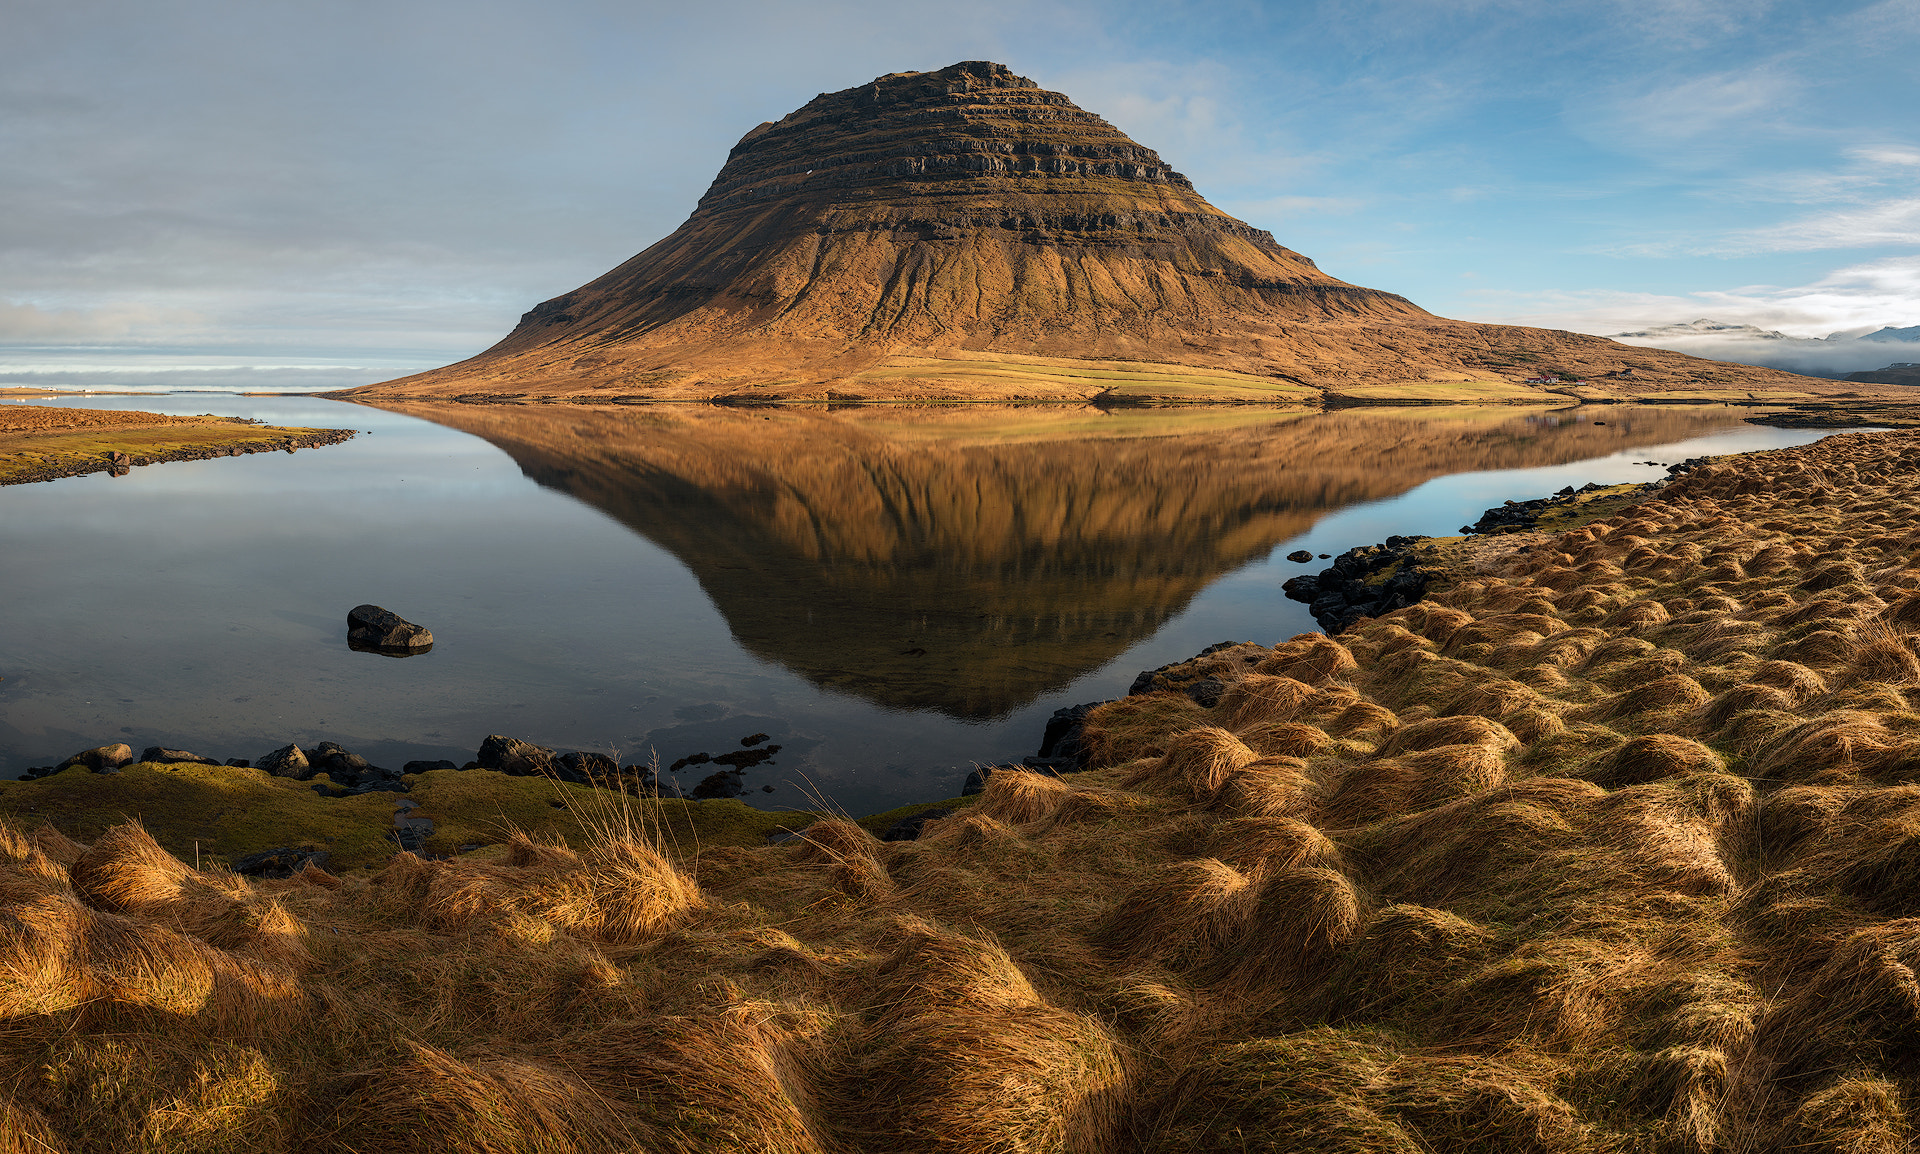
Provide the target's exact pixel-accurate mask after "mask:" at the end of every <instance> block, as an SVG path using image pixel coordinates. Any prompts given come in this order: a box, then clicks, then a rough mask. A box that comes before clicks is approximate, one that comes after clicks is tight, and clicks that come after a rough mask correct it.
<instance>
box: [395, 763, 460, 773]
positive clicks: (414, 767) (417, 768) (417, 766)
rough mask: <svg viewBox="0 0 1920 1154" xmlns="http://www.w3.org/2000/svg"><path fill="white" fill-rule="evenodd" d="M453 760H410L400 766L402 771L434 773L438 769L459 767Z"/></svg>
mask: <svg viewBox="0 0 1920 1154" xmlns="http://www.w3.org/2000/svg"><path fill="white" fill-rule="evenodd" d="M459 768H460V767H459V766H457V765H455V764H453V763H452V762H451V761H409V762H408V763H406V764H405V765H403V766H401V767H400V772H401V773H432V772H433V771H434V770H436V769H459Z"/></svg>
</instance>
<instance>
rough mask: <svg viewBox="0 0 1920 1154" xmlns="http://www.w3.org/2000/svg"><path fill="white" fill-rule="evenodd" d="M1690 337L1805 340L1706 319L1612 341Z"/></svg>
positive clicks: (1618, 335) (1615, 336) (1620, 336)
mask: <svg viewBox="0 0 1920 1154" xmlns="http://www.w3.org/2000/svg"><path fill="white" fill-rule="evenodd" d="M1688 337H1712V338H1716V339H1724V340H1745V341H1791V340H1801V339H1805V338H1799V337H1790V336H1788V335H1787V334H1785V333H1781V332H1775V331H1774V330H1772V329H1763V328H1760V327H1759V326H1757V325H1738V324H1729V323H1728V322H1726V321H1715V320H1708V319H1707V318H1705V317H1702V318H1700V319H1699V320H1697V321H1687V322H1686V323H1685V324H1676V325H1655V326H1653V327H1652V328H1648V329H1641V330H1639V331H1637V332H1631V333H1615V334H1613V336H1612V338H1610V339H1612V340H1616V341H1626V340H1650V341H1659V340H1665V341H1670V340H1680V339H1685V338H1688Z"/></svg>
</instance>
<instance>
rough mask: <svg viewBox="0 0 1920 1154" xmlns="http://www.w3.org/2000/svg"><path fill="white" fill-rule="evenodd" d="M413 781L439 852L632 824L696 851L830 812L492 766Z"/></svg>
mask: <svg viewBox="0 0 1920 1154" xmlns="http://www.w3.org/2000/svg"><path fill="white" fill-rule="evenodd" d="M409 780H410V781H411V782H412V789H413V792H412V797H413V800H414V801H417V802H419V803H420V809H419V810H418V812H417V813H416V814H415V816H417V817H427V818H432V819H433V821H434V833H433V836H432V837H431V838H430V839H428V842H427V848H428V850H430V851H432V852H435V853H454V852H456V851H458V849H459V848H460V847H461V846H463V845H491V844H494V843H496V842H501V841H505V840H506V838H507V837H508V835H509V834H511V833H512V832H513V831H515V830H521V831H524V832H526V833H528V834H530V835H533V836H534V837H537V838H552V837H562V838H565V839H566V840H567V842H568V843H569V844H571V845H575V846H579V845H585V844H587V842H588V841H589V840H591V839H592V838H593V837H595V836H596V835H598V834H599V833H600V832H602V831H606V830H609V829H613V830H625V829H629V828H631V829H635V830H639V831H643V832H645V833H647V834H649V835H654V836H657V837H658V838H659V839H660V840H661V841H662V842H664V843H665V844H666V845H668V846H669V847H671V848H674V849H676V850H678V851H679V852H681V853H689V854H690V853H692V852H694V850H696V849H698V848H700V847H704V846H722V845H728V846H757V845H765V844H766V843H767V837H768V836H769V835H770V834H773V833H776V832H778V831H779V830H782V829H804V828H805V827H806V826H807V825H810V824H812V823H813V822H814V821H816V820H818V819H819V818H820V817H822V816H824V815H821V814H814V813H776V812H769V811H767V810H759V809H754V808H753V807H752V806H749V805H746V804H744V803H742V802H738V801H734V800H732V799H730V798H715V799H713V800H710V801H686V800H683V799H680V798H663V799H660V800H657V801H656V800H654V799H651V798H635V797H629V796H627V795H626V794H622V793H619V792H617V791H613V790H602V789H593V788H590V787H588V786H583V785H572V784H569V783H567V782H563V781H554V780H551V779H549V778H544V777H509V776H507V775H506V774H503V773H493V772H490V771H487V770H455V769H436V770H433V771H432V772H430V773H424V774H420V775H419V776H417V777H412V778H409Z"/></svg>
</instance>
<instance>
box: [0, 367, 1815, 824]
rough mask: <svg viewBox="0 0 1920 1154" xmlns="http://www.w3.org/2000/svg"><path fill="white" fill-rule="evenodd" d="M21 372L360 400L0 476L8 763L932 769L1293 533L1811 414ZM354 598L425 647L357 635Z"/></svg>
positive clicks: (1160, 659) (1415, 519) (1132, 668)
mask: <svg viewBox="0 0 1920 1154" xmlns="http://www.w3.org/2000/svg"><path fill="white" fill-rule="evenodd" d="M46 403H54V404H73V405H82V406H89V407H100V408H139V409H145V410H149V411H157V412H166V413H199V412H207V411H213V412H217V413H220V414H224V415H233V416H244V417H256V418H259V419H261V420H264V421H266V422H268V423H271V424H280V425H305V426H321V427H329V428H354V429H359V430H362V431H363V435H362V436H359V437H356V438H355V439H354V440H352V441H350V442H348V443H346V444H344V445H338V446H333V447H328V448H322V449H316V450H306V451H301V452H299V453H297V454H293V455H285V454H277V453H276V454H256V455H253V456H249V457H239V458H228V459H219V460H212V461H199V462H185V463H178V464H165V465H156V466H151V467H147V468H140V469H135V470H133V472H132V474H131V475H129V476H127V477H123V478H117V479H115V478H109V477H107V476H106V475H103V474H96V475H92V476H88V477H80V478H71V479H67V480H61V481H56V482H52V483H47V484H38V485H23V486H13V487H8V488H4V489H0V589H4V590H5V593H6V597H5V602H4V608H0V622H3V623H4V628H3V629H0V678H3V680H0V776H7V777H12V776H17V775H18V774H19V773H21V772H22V771H24V770H25V769H27V768H28V767H30V766H35V765H45V764H51V763H53V762H55V761H57V760H58V759H60V758H63V757H65V756H66V755H67V754H70V753H73V752H74V751H76V750H79V749H83V748H88V747H91V746H95V745H100V744H103V743H106V742H111V741H125V742H127V743H128V744H130V745H132V746H133V747H134V748H135V750H136V751H138V750H139V749H140V748H142V747H144V746H147V745H167V746H176V747H184V748H187V749H191V750H194V751H196V752H199V753H202V754H205V755H208V756H213V757H218V758H227V757H247V758H254V759H258V758H259V757H260V756H261V755H262V754H264V753H266V752H267V751H268V750H270V749H273V748H275V747H276V746H279V745H283V744H285V743H286V742H289V741H294V742H298V743H299V744H301V745H302V746H303V747H311V746H312V745H313V744H314V743H315V742H318V741H322V740H332V741H337V742H339V743H340V744H341V745H343V746H345V747H347V748H348V749H351V750H354V751H356V752H358V753H361V754H363V755H365V756H366V757H368V758H369V759H370V760H372V761H373V762H375V763H376V764H381V765H398V764H400V763H401V762H404V761H408V760H414V759H429V760H431V759H439V758H446V759H449V760H452V761H454V762H456V763H464V762H466V761H467V760H469V759H471V758H472V756H473V754H474V751H475V749H476V748H477V747H478V745H479V743H480V740H481V738H482V737H484V736H485V735H487V734H490V733H505V734H509V735H512V736H516V737H520V738H524V739H526V740H529V741H533V742H536V743H538V744H541V745H546V746H550V747H555V748H559V749H563V750H565V749H593V750H601V751H611V752H614V753H615V754H617V755H618V756H619V757H620V758H621V760H622V761H624V762H628V763H631V762H644V761H645V760H646V759H647V758H648V756H649V755H650V754H657V755H658V757H659V758H660V761H661V764H662V765H667V764H670V763H672V762H673V761H674V760H676V759H678V758H681V757H684V756H687V755H689V754H694V753H702V752H705V753H712V754H719V753H723V752H726V751H729V750H732V749H737V748H739V742H740V739H741V738H742V737H745V736H747V735H749V734H754V733H766V734H769V735H770V736H771V739H772V742H773V743H776V744H779V745H780V746H781V747H782V749H781V752H780V754H779V755H778V756H777V757H776V758H775V759H774V760H773V761H772V762H771V763H769V764H767V765H763V766H759V767H756V768H754V769H751V770H749V771H748V772H747V775H746V785H747V787H748V789H749V793H748V795H747V798H746V800H748V801H749V802H751V803H753V804H756V805H761V806H765V807H769V808H785V807H807V806H810V805H812V804H814V799H816V798H824V799H827V800H829V801H831V802H832V803H834V804H837V805H839V806H840V807H842V808H844V809H846V810H848V811H850V812H853V813H868V812H874V811H877V810H882V809H886V808H890V807H892V806H895V805H900V804H904V803H906V802H910V801H920V800H927V799H932V798H939V797H945V796H950V795H952V794H954V793H956V792H958V790H959V786H960V782H961V781H962V779H963V778H964V777H965V776H966V774H967V772H968V771H969V769H971V768H972V767H973V766H974V765H975V764H991V763H995V762H1000V761H1006V760H1012V759H1018V758H1019V757H1020V756H1022V755H1024V754H1028V753H1032V752H1033V750H1034V748H1035V746H1036V745H1037V744H1038V741H1039V738H1040V732H1041V728H1042V725H1043V723H1044V721H1045V719H1046V717H1047V715H1048V714H1049V713H1050V712H1051V711H1052V710H1054V709H1056V708H1059V707H1060V706H1063V705H1071V704H1075V703H1078V702H1083V701H1095V700H1101V699H1105V698H1110V697H1115V696H1118V695H1119V694H1122V693H1124V692H1125V691H1126V687H1127V685H1128V683H1129V682H1130V681H1131V680H1132V679H1133V677H1134V674H1135V673H1136V672H1138V671H1139V670H1141V669H1146V668H1152V667H1154V666H1158V665H1162V664H1165V663H1167V662H1170V661H1176V660H1180V659H1183V658H1185V657H1188V656H1190V655H1192V654H1193V653H1195V652H1197V651H1198V650H1200V649H1202V648H1204V647H1205V646H1207V645H1209V644H1212V643H1213V642H1216V641H1223V640H1254V641H1260V642H1263V643H1272V642H1274V641H1277V640H1281V639H1284V638H1286V637H1289V636H1291V635H1293V634H1295V633H1300V632H1304V631H1308V630H1312V629H1314V628H1315V625H1314V623H1313V621H1312V619H1311V618H1310V617H1309V616H1308V615H1307V612H1306V608H1305V607H1304V606H1302V605H1299V604H1296V603H1294V602H1291V601H1288V600H1287V599H1286V598H1285V597H1283V596H1282V595H1281V592H1280V584H1281V582H1283V581H1284V580H1286V579H1287V578H1288V577H1290V576H1293V575H1294V574H1296V573H1299V572H1302V571H1308V570H1311V571H1316V572H1317V571H1318V570H1319V569H1320V568H1322V567H1323V566H1324V565H1325V562H1321V561H1318V560H1316V561H1315V562H1313V563H1311V564H1310V565H1299V564H1294V563H1291V562H1288V561H1286V560H1284V559H1283V557H1284V554H1286V553H1288V552H1289V551H1292V550H1294V549H1307V550H1310V551H1312V552H1314V553H1316V554H1319V553H1332V554H1337V553H1339V552H1341V551H1343V550H1345V549H1348V548H1350V547H1352V546H1354V545H1362V544H1370V543H1373V542H1376V541H1379V540H1382V539H1383V538H1385V537H1387V536H1388V535H1390V534H1395V533H1426V534H1433V535H1443V534H1451V533H1455V532H1457V531H1458V527H1459V526H1460V525H1462V524H1464V523H1466V522H1468V521H1471V520H1473V519H1474V518H1475V517H1476V516H1478V514H1479V513H1480V511H1481V510H1482V509H1484V508H1487V507H1488V506H1490V505H1495V504H1498V503H1499V502H1500V501H1502V500H1505V499H1508V498H1528V497H1535V496H1540V495H1544V494H1547V493H1551V492H1553V491H1554V490H1556V489H1559V488H1561V487H1562V486H1564V485H1576V486H1577V485H1581V484H1584V483H1586V482H1588V481H1599V482H1603V483H1615V482H1619V481H1638V480H1648V479H1654V478H1657V477H1660V476H1663V475H1664V471H1663V470H1661V469H1657V468H1652V467H1649V466H1647V465H1645V464H1642V463H1641V462H1644V461H1659V462H1674V461H1679V460H1682V459H1684V458H1686V457H1690V456H1700V455H1707V454H1717V453H1729V452H1742V451H1747V450H1751V449H1761V448H1772V447H1778V446H1783V445H1792V444H1802V443H1805V442H1808V441H1812V440H1817V439H1819V438H1820V437H1821V436H1823V435H1825V434H1824V433H1822V432H1820V431H1807V430H1787V429H1770V428H1759V427H1756V426H1752V425H1747V424H1744V423H1741V420H1740V418H1741V416H1743V415H1745V414H1746V413H1747V412H1750V410H1738V409H1727V408H1720V407H1700V408H1694V407H1681V406H1643V407H1598V406H1585V407H1578V408H1566V409H1558V410H1548V409H1513V408H1504V407H1503V408H1484V407H1483V408H1461V409H1410V408H1395V409H1384V410H1381V409H1373V410H1342V411H1335V412H1327V413H1322V412H1318V411H1313V410H1304V409H1251V408H1231V409H1172V410H1141V411H1127V410H1119V411H1112V412H1103V411H1100V410H1095V409H1088V408H1069V407H1058V408H1054V407H1047V408H1004V407H984V406H983V407H967V408H945V409H918V408H910V407H889V406H879V407H870V408H845V409H837V410H828V409H825V408H814V409H782V410H775V411H745V410H737V409H726V408H719V407H707V406H671V407H669V406H623V407H614V406H609V407H605V408H590V407H584V406H576V405H524V406H467V405H435V406H422V405H409V406H404V407H403V409H404V411H400V410H394V411H389V410H383V409H376V408H370V407H366V406H359V405H349V404H345V403H341V402H335V401H328V400H323V399H319V398H312V397H297V396H296V397H290V396H254V397H247V396H233V395H209V394H181V395H158V394H149V395H143V396H139V397H124V396H121V397H93V398H85V399H81V398H53V399H49V400H48V401H47V402H46ZM363 602H373V603H376V604H380V605H384V606H386V607H387V608H389V609H392V610H394V611H395V612H397V613H399V614H401V615H402V616H404V617H407V618H408V619H410V620H413V621H417V622H419V623H421V624H423V625H425V626H427V627H428V628H430V629H431V630H432V631H433V633H434V637H435V642H436V644H435V646H434V649H433V651H432V652H431V653H427V654H424V655H421V656H417V657H412V658H407V659H404V660H399V659H393V658H388V657H383V656H380V655H378V654H369V653H357V652H353V651H351V650H349V649H348V648H347V645H346V639H345V633H346V623H345V618H346V613H347V610H348V609H350V608H351V607H353V606H355V605H358V604H361V603H363ZM704 772H705V770H704V769H689V770H686V771H683V772H682V774H681V775H680V776H681V777H682V778H683V779H684V782H683V784H684V785H686V786H687V787H691V785H692V784H693V783H694V782H695V781H697V780H698V779H699V776H700V775H702V774H704ZM769 785H770V786H772V787H773V789H772V791H771V792H767V791H764V790H763V789H762V787H764V786H769Z"/></svg>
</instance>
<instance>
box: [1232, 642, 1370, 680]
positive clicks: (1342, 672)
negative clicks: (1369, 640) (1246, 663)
mask: <svg viewBox="0 0 1920 1154" xmlns="http://www.w3.org/2000/svg"><path fill="white" fill-rule="evenodd" d="M1359 667H1360V665H1359V662H1357V661H1355V660H1354V659H1353V653H1352V652H1351V651H1350V650H1348V649H1347V647H1346V646H1344V645H1342V644H1340V643H1339V642H1338V641H1335V640H1334V639H1333V638H1331V637H1328V636H1327V635H1326V634H1324V633H1302V634H1300V635H1299V636H1298V637H1294V638H1290V639H1289V640H1287V641H1283V642H1281V643H1280V644H1278V645H1276V646H1274V647H1273V656H1271V657H1269V658H1267V659H1266V660H1265V661H1262V662H1260V663H1259V664H1258V665H1255V666H1254V667H1253V668H1254V672H1256V673H1267V674H1273V675H1276V676H1279V677H1291V678H1293V679H1294V680H1296V681H1303V682H1305V683H1306V684H1308V685H1326V684H1328V683H1329V682H1333V681H1337V680H1340V679H1342V678H1345V677H1347V676H1348V675H1350V674H1351V673H1353V671H1354V670H1356V669H1358V668H1359Z"/></svg>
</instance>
